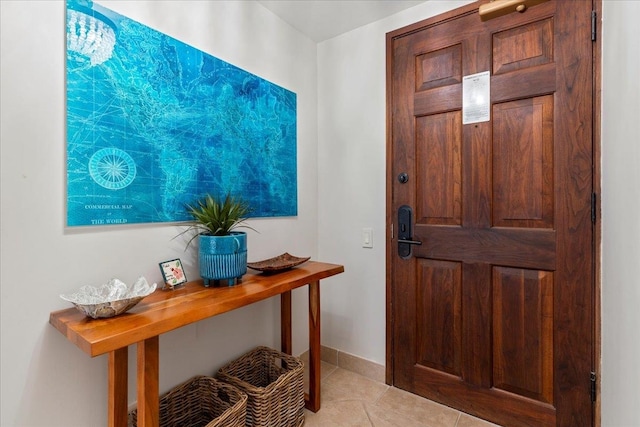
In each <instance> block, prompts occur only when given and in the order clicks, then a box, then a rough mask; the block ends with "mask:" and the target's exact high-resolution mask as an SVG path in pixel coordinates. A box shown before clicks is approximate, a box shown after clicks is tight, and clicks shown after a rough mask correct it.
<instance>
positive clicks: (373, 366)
mask: <svg viewBox="0 0 640 427" xmlns="http://www.w3.org/2000/svg"><path fill="white" fill-rule="evenodd" d="M300 358H301V359H302V360H304V361H307V360H309V351H305V352H304V353H302V354H301V355H300ZM320 359H321V360H322V361H323V362H326V363H329V364H331V365H335V366H337V367H338V368H342V369H346V370H347V371H351V372H355V373H356V374H360V375H362V376H364V377H367V378H369V379H371V380H374V381H378V382H381V383H384V382H385V368H384V365H380V364H378V363H375V362H372V361H371V360H367V359H365V358H363V357H360V356H355V355H353V354H349V353H347V352H344V351H341V350H338V349H335V348H331V347H327V346H324V345H323V346H320Z"/></svg>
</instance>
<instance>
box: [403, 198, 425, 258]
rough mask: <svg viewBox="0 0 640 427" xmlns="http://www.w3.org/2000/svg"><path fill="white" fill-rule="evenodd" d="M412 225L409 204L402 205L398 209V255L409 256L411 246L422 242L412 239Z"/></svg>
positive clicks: (411, 213)
mask: <svg viewBox="0 0 640 427" xmlns="http://www.w3.org/2000/svg"><path fill="white" fill-rule="evenodd" d="M412 225H413V211H412V210H411V206H407V205H402V206H400V208H399V209H398V256H400V258H403V259H407V258H409V257H410V256H411V247H412V246H419V245H421V244H422V242H420V241H418V240H413V237H411V228H412Z"/></svg>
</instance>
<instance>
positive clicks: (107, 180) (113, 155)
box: [89, 148, 136, 190]
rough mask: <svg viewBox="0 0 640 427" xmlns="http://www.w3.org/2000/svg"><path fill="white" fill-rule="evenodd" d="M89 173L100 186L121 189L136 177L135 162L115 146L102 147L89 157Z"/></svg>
mask: <svg viewBox="0 0 640 427" xmlns="http://www.w3.org/2000/svg"><path fill="white" fill-rule="evenodd" d="M89 174H90V175H91V178H93V180H94V181H95V182H96V183H97V184H98V185H100V186H102V187H104V188H107V189H109V190H121V189H123V188H125V187H127V186H128V185H129V184H131V183H132V182H133V180H134V179H135V177H136V164H135V162H134V161H133V159H132V158H131V156H130V155H129V154H127V153H126V152H124V151H122V150H120V149H117V148H103V149H101V150H98V151H96V152H95V153H93V156H91V159H89Z"/></svg>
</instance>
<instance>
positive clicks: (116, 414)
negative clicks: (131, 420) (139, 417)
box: [107, 347, 129, 427]
mask: <svg viewBox="0 0 640 427" xmlns="http://www.w3.org/2000/svg"><path fill="white" fill-rule="evenodd" d="M128 363H129V355H128V347H123V348H119V349H117V350H114V351H112V352H110V353H109V391H108V394H109V398H108V401H109V402H108V405H109V407H108V410H107V411H108V413H109V415H108V424H107V425H108V426H109V427H127V404H128V402H127V400H128V398H127V393H128V384H127V380H128Z"/></svg>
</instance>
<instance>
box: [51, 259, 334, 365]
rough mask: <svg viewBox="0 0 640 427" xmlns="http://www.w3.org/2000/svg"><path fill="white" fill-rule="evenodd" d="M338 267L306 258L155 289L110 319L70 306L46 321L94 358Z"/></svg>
mask: <svg viewBox="0 0 640 427" xmlns="http://www.w3.org/2000/svg"><path fill="white" fill-rule="evenodd" d="M342 272H344V267H343V266H342V265H337V264H327V263H322V262H316V261H308V262H306V263H304V264H303V265H301V266H298V267H296V268H293V269H291V270H287V271H283V272H279V273H276V274H269V275H265V274H262V273H247V274H245V275H244V276H242V281H241V282H240V283H239V284H237V285H235V286H224V287H208V288H206V287H204V285H203V284H202V280H196V281H192V282H188V283H186V284H185V285H183V286H181V287H178V288H176V289H174V290H162V289H159V290H156V291H155V292H153V293H152V294H151V295H149V296H148V297H146V298H144V299H143V300H142V301H141V302H140V303H139V304H138V305H136V306H135V307H134V308H132V309H131V310H129V311H128V312H126V313H124V314H121V315H119V316H115V317H112V318H109V319H92V318H90V317H87V316H85V315H84V314H82V313H81V312H80V311H78V310H77V309H76V308H75V307H72V308H68V309H65V310H59V311H54V312H52V313H51V314H50V315H49V323H51V325H53V326H54V327H55V328H56V329H57V330H59V331H60V332H61V333H62V334H63V335H64V336H65V337H67V339H68V340H69V341H71V342H72V343H74V344H75V345H77V346H78V347H80V349H82V351H84V352H85V353H87V354H88V355H90V356H92V357H93V356H98V355H100V354H105V353H108V352H110V351H113V350H117V349H119V348H122V347H126V346H129V345H131V344H135V343H137V342H139V341H142V340H145V339H148V338H151V337H154V336H157V335H160V334H163V333H165V332H169V331H172V330H174V329H177V328H180V327H182V326H186V325H189V324H191V323H194V322H197V321H200V320H203V319H206V318H209V317H212V316H216V315H218V314H222V313H226V312H228V311H231V310H234V309H236V308H240V307H244V306H246V305H249V304H252V303H254V302H258V301H262V300H264V299H267V298H270V297H272V296H276V295H280V294H282V293H283V292H287V291H290V290H292V289H295V288H298V287H300V286H304V285H307V284H309V283H312V282H316V281H319V280H321V279H324V278H327V277H330V276H333V275H336V274H339V273H342Z"/></svg>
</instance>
